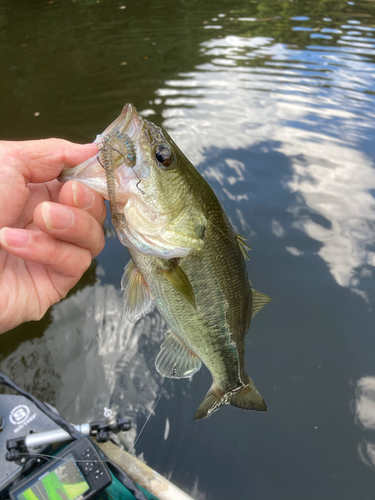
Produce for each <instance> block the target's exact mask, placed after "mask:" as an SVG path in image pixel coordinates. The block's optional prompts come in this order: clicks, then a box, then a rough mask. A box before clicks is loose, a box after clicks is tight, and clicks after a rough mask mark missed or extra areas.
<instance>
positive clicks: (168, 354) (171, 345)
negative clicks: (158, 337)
mask: <svg viewBox="0 0 375 500" xmlns="http://www.w3.org/2000/svg"><path fill="white" fill-rule="evenodd" d="M155 366H156V369H157V371H158V372H159V373H160V374H161V375H164V376H165V377H170V378H188V377H191V376H192V375H194V373H196V372H197V371H198V370H199V369H200V367H201V366H202V361H201V360H200V358H198V356H197V355H196V354H195V352H193V351H192V350H191V349H189V348H188V347H187V346H186V345H185V344H184V343H183V341H182V340H181V339H180V338H179V337H177V335H175V334H174V333H170V334H169V335H168V337H167V338H166V339H165V340H164V342H163V343H162V345H161V347H160V351H159V354H158V355H157V357H156V360H155Z"/></svg>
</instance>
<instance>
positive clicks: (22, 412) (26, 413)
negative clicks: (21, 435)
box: [9, 405, 36, 433]
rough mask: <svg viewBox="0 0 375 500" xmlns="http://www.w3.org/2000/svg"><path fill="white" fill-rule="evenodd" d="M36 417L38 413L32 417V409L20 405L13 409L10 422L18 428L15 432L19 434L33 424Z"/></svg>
mask: <svg viewBox="0 0 375 500" xmlns="http://www.w3.org/2000/svg"><path fill="white" fill-rule="evenodd" d="M35 417H36V413H33V414H32V415H31V416H30V408H29V407H28V406H26V405H18V406H15V407H14V408H13V410H12V411H11V412H10V415H9V420H10V422H11V423H12V424H13V425H16V426H17V427H16V428H15V429H14V432H15V433H17V432H19V431H20V430H21V429H23V427H25V426H26V425H27V424H29V423H30V422H32V421H33V420H34V418H35Z"/></svg>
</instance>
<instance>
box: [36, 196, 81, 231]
mask: <svg viewBox="0 0 375 500" xmlns="http://www.w3.org/2000/svg"><path fill="white" fill-rule="evenodd" d="M42 217H43V219H44V223H45V225H46V227H47V229H60V230H61V229H69V228H70V227H71V226H72V225H73V222H74V215H73V214H72V212H71V210H69V208H67V207H64V205H59V204H57V203H49V202H45V203H43V206H42Z"/></svg>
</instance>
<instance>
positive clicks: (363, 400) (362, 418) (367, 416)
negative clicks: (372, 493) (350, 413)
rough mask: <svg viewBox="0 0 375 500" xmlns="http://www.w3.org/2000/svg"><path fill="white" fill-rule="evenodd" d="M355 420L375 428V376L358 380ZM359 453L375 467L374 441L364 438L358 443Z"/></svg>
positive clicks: (361, 424)
mask: <svg viewBox="0 0 375 500" xmlns="http://www.w3.org/2000/svg"><path fill="white" fill-rule="evenodd" d="M355 420H356V423H357V424H358V425H360V426H361V427H363V428H364V429H366V430H371V431H374V430H375V377H370V376H368V377H362V378H361V379H359V380H358V382H357V388H356V400H355ZM374 438H375V436H374ZM358 453H359V456H360V458H361V460H362V461H363V462H364V463H365V464H366V465H369V466H370V467H374V468H375V442H374V441H368V440H366V439H364V440H363V441H362V442H361V443H360V444H359V445H358Z"/></svg>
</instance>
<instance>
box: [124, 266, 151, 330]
mask: <svg viewBox="0 0 375 500" xmlns="http://www.w3.org/2000/svg"><path fill="white" fill-rule="evenodd" d="M121 288H122V290H124V315H125V316H126V318H128V320H129V321H131V322H134V321H137V319H139V318H141V317H142V316H145V315H146V314H147V313H149V312H151V311H152V309H153V307H154V302H153V298H152V296H151V294H150V291H149V289H148V286H147V283H146V282H145V280H144V279H143V276H142V274H141V273H140V271H138V269H137V268H136V267H135V265H134V262H133V261H132V260H130V261H129V262H128V263H127V264H126V266H125V271H124V274H123V276H122V279H121Z"/></svg>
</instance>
